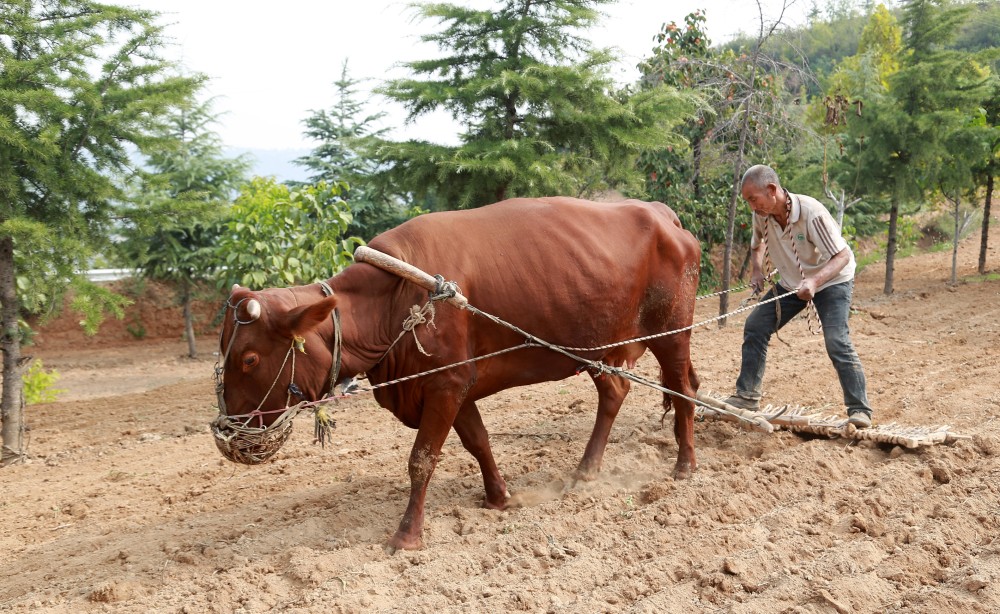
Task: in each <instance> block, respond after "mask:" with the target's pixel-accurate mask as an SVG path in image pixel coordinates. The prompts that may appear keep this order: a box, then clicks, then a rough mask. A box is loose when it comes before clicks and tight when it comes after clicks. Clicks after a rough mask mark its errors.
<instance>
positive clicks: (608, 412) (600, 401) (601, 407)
mask: <svg viewBox="0 0 1000 614" xmlns="http://www.w3.org/2000/svg"><path fill="white" fill-rule="evenodd" d="M593 379H594V385H595V386H597V419H596V420H595V421H594V430H593V432H592V433H591V434H590V441H588V442H587V448H586V449H585V450H584V452H583V458H582V459H581V460H580V465H579V467H577V469H576V476H575V477H576V479H578V480H592V479H594V478H595V477H597V474H598V473H600V471H601V463H602V462H603V461H604V450H605V449H606V448H607V447H608V437H610V436H611V427H612V426H614V424H615V418H617V417H618V411H619V410H620V409H621V407H622V402H623V401H624V400H625V396H626V395H627V394H628V392H629V390H630V388H631V384H630V383H629V381H628V380H627V379H623V378H620V377H615V376H612V375H606V374H605V375H599V376H597V377H594V378H593Z"/></svg>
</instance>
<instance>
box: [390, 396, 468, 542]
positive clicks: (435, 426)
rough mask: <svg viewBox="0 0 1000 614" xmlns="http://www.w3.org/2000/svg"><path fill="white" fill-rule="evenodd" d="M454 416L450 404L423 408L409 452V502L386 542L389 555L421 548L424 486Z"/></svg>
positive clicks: (428, 480) (425, 493)
mask: <svg viewBox="0 0 1000 614" xmlns="http://www.w3.org/2000/svg"><path fill="white" fill-rule="evenodd" d="M457 413H458V412H457V408H455V407H454V402H450V403H449V402H445V403H431V402H428V403H426V404H425V405H424V410H423V415H422V416H421V418H420V428H419V429H417V438H416V440H415V441H414V442H413V450H411V451H410V462H409V473H410V501H409V503H408V504H407V506H406V511H405V512H404V513H403V519H402V520H401V521H400V523H399V528H398V529H397V530H396V533H395V534H393V536H392V537H391V538H390V539H389V549H390V550H392V551H396V550H417V549H419V548H420V547H421V546H422V545H423V532H424V500H425V499H426V497H427V484H428V483H429V482H430V480H431V475H432V474H433V473H434V468H435V467H436V466H437V462H438V458H440V456H441V446H443V445H444V440H445V439H446V438H447V437H448V431H449V430H450V429H451V426H452V423H453V422H454V420H455V415H456V414H457Z"/></svg>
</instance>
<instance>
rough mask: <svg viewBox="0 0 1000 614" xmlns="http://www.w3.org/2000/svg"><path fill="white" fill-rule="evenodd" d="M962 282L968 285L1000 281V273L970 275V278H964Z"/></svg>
mask: <svg viewBox="0 0 1000 614" xmlns="http://www.w3.org/2000/svg"><path fill="white" fill-rule="evenodd" d="M961 281H962V282H963V283H967V284H981V283H983V282H987V281H1000V271H992V272H990V273H986V274H985V275H970V276H968V277H963V278H962V280H961Z"/></svg>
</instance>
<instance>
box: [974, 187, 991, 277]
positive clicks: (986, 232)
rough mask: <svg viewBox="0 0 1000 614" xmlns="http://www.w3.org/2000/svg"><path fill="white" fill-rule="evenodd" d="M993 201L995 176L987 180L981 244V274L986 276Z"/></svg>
mask: <svg viewBox="0 0 1000 614" xmlns="http://www.w3.org/2000/svg"><path fill="white" fill-rule="evenodd" d="M992 200H993V174H992V173H991V174H990V176H989V177H987V178H986V204H985V205H983V238H982V240H980V242H979V269H978V270H979V274H980V275H985V274H986V247H987V246H988V245H989V242H990V205H991V201H992Z"/></svg>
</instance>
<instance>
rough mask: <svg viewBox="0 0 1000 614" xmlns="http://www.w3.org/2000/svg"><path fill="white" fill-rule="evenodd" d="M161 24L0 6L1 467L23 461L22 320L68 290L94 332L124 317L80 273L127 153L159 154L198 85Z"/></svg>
mask: <svg viewBox="0 0 1000 614" xmlns="http://www.w3.org/2000/svg"><path fill="white" fill-rule="evenodd" d="M156 16H157V15H156V13H153V12H150V11H143V10H136V9H131V8H123V7H117V6H110V5H105V4H98V3H96V2H91V1H89V0H58V1H57V0H7V1H5V2H3V3H2V4H0V23H2V24H3V28H4V29H3V34H2V35H0V305H2V307H0V327H2V337H0V347H2V350H3V396H2V399H0V410H2V422H3V425H2V435H0V436H2V441H3V449H2V454H0V463H2V464H9V463H11V462H16V461H18V460H20V459H21V458H23V456H24V454H25V449H24V420H23V417H24V410H23V398H22V394H21V393H22V380H21V369H22V360H21V345H22V343H23V342H24V337H23V333H22V327H21V322H22V317H23V316H25V315H26V314H29V313H32V312H34V313H38V312H41V311H45V310H51V309H55V308H57V306H59V305H61V304H62V298H63V295H64V293H65V292H66V291H67V290H68V289H69V288H70V287H73V288H74V290H75V293H76V299H75V302H74V306H75V307H78V308H80V309H83V310H84V311H85V321H86V322H87V324H88V326H89V327H91V328H92V327H94V326H96V324H97V322H98V321H99V320H100V317H101V313H102V311H103V308H104V307H106V306H110V307H115V306H117V307H118V308H119V309H120V308H121V305H120V301H119V302H118V303H116V302H115V300H114V298H113V297H112V296H111V295H110V293H108V292H107V291H106V290H103V289H101V288H97V287H94V286H93V285H88V284H87V283H86V281H85V280H84V279H82V278H81V276H80V275H79V273H78V272H79V271H81V270H86V269H87V268H88V266H89V264H90V259H91V257H92V255H93V254H94V253H95V251H96V250H99V249H102V248H104V247H106V246H107V243H108V241H107V240H108V236H109V234H110V231H111V224H112V222H113V203H114V202H115V201H116V200H120V199H122V197H123V195H124V191H123V189H122V184H123V181H122V177H123V175H127V174H128V173H129V172H130V170H131V167H132V162H131V159H130V153H131V151H132V150H130V146H134V147H137V148H139V150H149V149H150V148H152V147H154V146H156V145H157V144H158V143H159V139H158V138H156V137H155V136H153V135H152V134H151V133H150V129H151V128H152V125H153V123H154V122H155V121H156V119H157V117H158V116H160V115H161V114H162V113H163V112H165V111H166V110H167V109H169V108H170V107H171V106H173V105H176V104H178V103H179V102H181V101H183V100H186V99H187V98H188V97H189V96H191V94H192V92H193V91H194V90H195V88H196V87H197V86H198V84H199V81H200V78H198V77H184V76H178V75H173V74H171V73H170V72H169V71H170V64H169V63H167V62H166V61H164V60H163V59H162V58H161V57H160V56H159V55H158V54H157V50H158V49H159V48H160V46H161V45H162V31H161V28H160V27H159V26H157V25H156V24H155V23H154V21H155V19H156ZM67 280H69V281H67Z"/></svg>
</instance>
